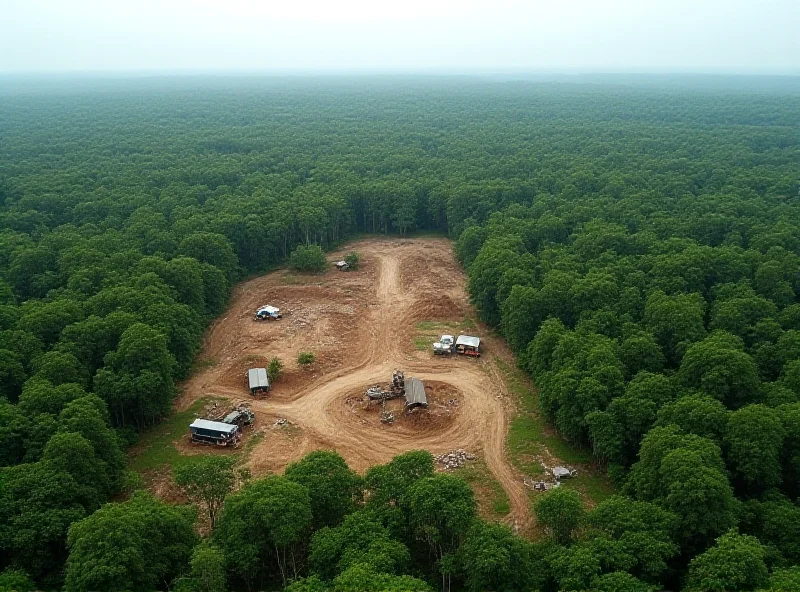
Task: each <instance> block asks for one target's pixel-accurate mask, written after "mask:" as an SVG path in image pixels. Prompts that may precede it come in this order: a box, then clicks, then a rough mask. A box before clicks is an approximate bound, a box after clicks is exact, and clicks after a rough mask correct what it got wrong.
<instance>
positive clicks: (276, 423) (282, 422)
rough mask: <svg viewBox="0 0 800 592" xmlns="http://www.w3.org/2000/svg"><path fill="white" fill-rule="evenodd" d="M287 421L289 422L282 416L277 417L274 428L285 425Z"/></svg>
mask: <svg viewBox="0 0 800 592" xmlns="http://www.w3.org/2000/svg"><path fill="white" fill-rule="evenodd" d="M288 423H289V422H288V421H287V420H285V419H284V418H282V417H279V418H278V420H277V421H276V422H275V427H276V428H282V427H283V426H285V425H286V424H288Z"/></svg>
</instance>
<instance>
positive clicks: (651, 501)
mask: <svg viewBox="0 0 800 592" xmlns="http://www.w3.org/2000/svg"><path fill="white" fill-rule="evenodd" d="M578 82H579V81H575V82H567V81H560V82H544V81H511V80H506V81H503V80H494V81H489V80H485V79H478V78H467V77H464V78H458V77H453V78H413V77H409V78H401V77H394V78H392V77H389V78H380V77H376V78H366V77H365V78H360V79H349V78H330V79H326V78H310V79H301V78H297V79H280V78H274V79H270V78H221V79H214V78H190V77H185V78H152V79H148V78H143V79H139V80H123V79H119V80H112V79H107V80H104V79H96V80H88V79H87V80H54V81H47V80H35V79H34V80H24V79H23V80H10V79H9V80H7V81H6V83H7V84H4V85H2V86H0V467H3V468H2V469H0V571H1V572H2V573H1V574H0V590H16V591H18V592H22V591H26V590H34V589H37V588H38V589H44V590H60V589H63V590H67V591H69V592H78V591H85V592H89V591H120V592H121V591H126V590H132V591H141V592H150V591H154V590H182V591H195V590H197V591H205V592H212V591H214V592H222V591H224V590H247V591H252V590H263V589H281V588H283V587H287V589H288V590H291V591H294V592H302V591H308V592H312V591H313V592H316V591H326V590H336V591H339V590H341V591H350V590H353V591H355V590H398V591H399V590H429V589H431V590H434V589H444V590H474V591H479V590H504V591H509V592H510V591H514V590H528V591H535V590H538V591H540V592H551V591H557V590H575V591H577V590H596V591H609V592H610V591H631V592H634V591H637V592H638V591H650V590H653V591H655V590H661V589H663V588H664V587H665V586H666V587H669V588H670V589H682V590H696V591H700V590H715V591H716V590H719V591H723V590H798V589H800V567H799V566H800V507H798V501H800V300H798V295H800V84H796V83H795V82H796V81H793V80H792V79H788V82H787V80H778V81H776V80H774V79H763V80H758V79H742V80H741V83H740V81H737V80H736V79H725V80H720V81H715V80H714V79H702V83H698V82H697V80H692V79H688V80H683V79H663V80H662V79H660V78H659V79H651V80H649V81H645V82H646V83H643V84H639V83H638V82H641V81H638V82H637V79H635V78H632V79H620V80H617V79H614V80H603V79H594V80H593V81H592V82H591V83H589V82H586V83H578ZM715 82H718V83H719V84H716V83H715ZM3 88H4V89H5V90H3ZM419 231H434V232H441V233H447V234H448V235H449V236H450V237H451V238H453V239H454V240H455V241H456V242H455V249H456V253H457V256H458V258H459V260H460V261H461V262H462V263H463V265H464V266H465V268H466V269H467V271H468V275H469V291H470V295H471V298H472V300H473V302H474V304H475V306H476V308H477V309H478V311H479V314H480V316H481V318H482V320H483V321H484V322H485V323H487V324H488V325H490V326H492V327H494V328H496V329H497V330H498V331H499V333H500V334H501V335H502V336H504V337H505V338H506V339H507V341H508V343H509V344H510V346H511V347H512V349H513V350H514V352H515V353H516V354H517V358H518V362H519V365H520V366H521V367H522V368H523V369H525V370H526V371H527V372H529V373H530V374H531V376H532V377H533V379H534V381H535V383H536V385H537V386H538V389H539V400H540V406H541V412H542V413H543V414H544V415H545V416H546V417H547V418H548V419H549V420H550V421H551V423H552V425H553V426H554V428H555V429H556V430H557V431H558V433H559V434H560V436H561V437H563V438H564V439H566V440H569V441H570V442H573V443H574V444H575V445H578V446H585V447H587V448H588V449H591V450H592V452H593V455H594V457H595V459H596V463H597V465H598V466H599V467H600V468H601V469H602V470H606V471H607V472H608V474H609V476H610V477H611V479H612V480H613V482H614V484H615V487H616V489H617V492H618V495H615V496H614V497H612V498H611V499H609V500H607V501H605V502H603V503H601V504H599V505H597V506H596V507H594V508H591V509H588V510H587V509H585V508H584V506H583V504H582V502H581V500H580V498H579V497H578V496H577V494H575V493H574V492H573V491H570V490H567V489H566V488H563V489H556V490H553V491H552V492H551V493H548V494H547V495H545V496H541V498H539V499H538V501H537V503H536V505H535V508H534V512H535V515H536V518H537V522H538V524H539V526H540V527H541V529H540V530H541V537H539V538H537V539H535V540H532V541H529V540H525V539H523V538H520V537H518V536H516V535H514V534H512V533H511V531H510V530H508V529H507V528H506V527H504V526H501V525H495V524H489V523H485V522H483V521H482V520H480V519H478V518H477V514H476V509H475V500H474V498H473V495H472V491H471V490H470V488H469V486H468V485H467V484H466V483H465V482H463V481H461V480H460V479H458V478H456V477H453V476H450V475H442V474H435V473H434V470H433V460H432V458H431V456H430V455H429V454H427V453H424V452H416V453H409V454H407V455H403V456H401V457H397V458H396V459H395V460H394V461H392V462H391V463H389V464H387V465H385V466H377V467H373V468H372V469H370V470H369V471H368V472H367V474H366V475H364V476H360V475H358V474H356V473H354V472H353V471H351V470H350V469H349V468H348V467H347V465H346V464H345V463H344V461H343V460H342V459H341V457H339V456H338V455H336V454H335V453H330V452H319V453H313V454H311V455H309V456H308V457H306V458H305V459H303V460H301V461H300V462H298V463H296V464H294V465H291V466H290V467H289V468H288V469H287V471H286V474H285V475H280V476H277V475H276V476H269V477H266V478H263V479H258V480H252V479H247V478H246V476H242V475H238V474H237V473H236V472H235V471H234V470H233V468H232V466H230V465H229V464H227V465H226V464H225V462H224V459H223V460H219V457H210V460H209V459H202V458H201V460H199V461H198V462H197V463H192V464H190V465H188V468H187V469H186V474H184V475H176V479H177V480H179V481H181V482H182V483H183V484H184V485H185V487H186V488H187V491H190V492H192V493H193V495H190V497H191V498H192V499H194V500H195V502H196V503H195V506H194V507H193V506H173V505H169V504H165V503H163V502H161V501H158V500H157V499H155V498H153V497H151V496H149V495H148V494H146V493H144V492H140V491H136V492H135V491H132V490H133V489H135V487H134V486H133V485H132V482H133V481H135V480H133V479H131V478H130V475H129V474H128V473H127V471H126V468H125V465H126V463H125V456H124V454H125V449H126V447H127V446H129V445H130V444H131V443H133V442H135V440H136V438H137V434H138V433H139V432H140V431H141V430H143V429H145V428H147V427H148V426H151V425H153V424H155V423H157V422H158V421H159V420H160V419H162V418H163V417H164V416H165V415H166V414H168V413H169V411H170V409H171V404H172V401H173V398H174V396H175V393H176V384H177V383H178V382H179V381H180V380H181V379H183V378H185V377H186V376H187V375H188V374H189V373H190V372H191V369H192V364H193V359H194V356H195V354H196V353H197V351H198V348H199V344H200V340H201V337H202V334H203V332H204V330H205V328H206V326H207V325H208V323H209V322H210V321H211V320H212V319H213V318H214V317H215V316H216V315H218V314H220V313H221V312H222V311H223V310H224V309H225V306H226V303H227V298H228V293H229V290H230V288H231V286H232V285H233V284H234V283H235V282H237V281H238V280H239V279H241V278H243V277H246V276H248V275H251V274H255V273H259V272H263V271H265V270H269V269H272V268H274V267H276V266H279V265H281V264H282V262H284V261H285V260H286V259H287V258H288V257H289V255H290V254H291V253H292V251H293V250H294V249H295V248H297V247H298V246H302V245H310V244H316V245H320V246H322V247H323V248H330V247H332V246H334V245H337V244H340V243H341V242H343V241H345V240H347V239H348V238H349V237H352V236H354V235H355V234H357V233H382V234H388V235H395V236H404V235H408V234H410V233H414V232H419ZM214 463H216V464H214ZM199 516H203V518H202V520H201V522H202V523H203V524H210V525H211V526H213V528H212V529H211V530H210V533H209V532H207V531H206V530H204V529H200V530H201V531H202V532H203V536H200V535H198V534H197V529H196V524H197V523H198V522H197V521H198V519H199ZM156 550H157V552H154V551H156ZM2 570H5V571H2Z"/></svg>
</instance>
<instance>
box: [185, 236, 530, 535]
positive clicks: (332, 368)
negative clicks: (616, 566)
mask: <svg viewBox="0 0 800 592" xmlns="http://www.w3.org/2000/svg"><path fill="white" fill-rule="evenodd" d="M347 250H348V251H349V250H356V251H358V252H359V254H360V256H361V258H362V261H363V263H362V266H361V269H360V270H359V271H358V272H355V273H340V272H336V271H330V272H328V273H326V274H324V275H323V276H314V277H310V278H309V277H300V278H298V277H295V276H293V275H292V274H290V273H289V272H286V271H283V272H276V273H273V274H269V275H266V276H263V277H259V278H256V279H254V280H251V281H249V282H246V283H244V284H242V285H240V286H238V287H237V289H236V291H235V293H234V295H233V298H232V305H231V308H230V309H229V310H228V312H227V313H226V314H225V315H224V317H222V318H221V319H219V320H218V321H217V322H216V323H215V324H214V326H213V327H212V328H211V330H210V332H209V334H208V336H207V338H206V343H205V348H204V352H203V356H202V357H204V358H206V359H207V360H209V365H208V367H206V368H205V369H203V370H202V371H200V372H198V373H197V374H196V375H195V376H193V377H192V378H191V379H190V380H189V381H188V382H187V383H186V384H185V385H184V388H183V395H182V397H181V400H180V401H179V403H178V406H179V408H186V407H188V406H189V405H190V404H191V403H192V402H193V401H194V400H196V399H198V398H200V397H204V396H213V395H218V396H225V397H237V398H241V399H249V397H248V395H247V388H246V381H245V379H244V372H245V370H246V368H247V367H252V366H255V365H262V362H263V363H264V364H265V363H266V360H268V359H269V358H271V357H273V356H279V357H280V358H281V359H282V360H283V361H284V363H286V364H287V366H288V368H287V369H286V370H287V371H286V372H285V374H284V375H283V376H282V377H281V379H280V380H279V381H278V383H277V384H276V385H275V386H274V388H273V390H272V392H271V393H270V395H269V396H268V397H267V398H264V399H258V400H251V407H252V408H253V410H254V411H256V413H257V416H258V418H259V424H258V425H257V429H259V428H260V429H261V431H262V433H263V434H265V438H264V439H263V440H262V441H261V442H260V443H259V444H257V445H256V446H255V447H254V448H253V450H252V453H251V455H250V464H251V467H252V469H253V472H254V473H256V474H258V473H260V472H265V471H267V470H280V469H282V468H283V467H284V466H285V465H286V464H288V463H289V462H291V461H293V460H296V459H297V458H300V457H301V456H302V455H304V454H306V453H307V452H309V451H310V450H314V449H320V448H332V449H335V450H337V451H338V452H339V453H340V454H342V456H344V458H345V459H346V460H347V462H348V463H349V464H350V466H352V467H353V468H355V469H357V470H362V471H363V470H365V469H366V468H368V467H369V466H371V465H373V464H378V463H384V462H387V461H389V460H390V459H391V458H392V457H394V456H396V455H397V454H400V453H403V452H406V451H409V450H417V449H427V450H430V451H431V452H432V453H434V454H440V453H443V452H447V451H449V450H452V449H455V448H463V449H465V450H468V451H470V452H475V453H477V454H478V455H480V456H482V457H483V458H484V459H485V461H486V464H487V466H488V467H489V470H490V471H491V472H492V473H493V474H494V476H495V478H496V479H497V480H498V481H499V482H500V484H501V485H502V486H503V488H504V489H505V491H506V492H507V494H508V497H509V500H510V503H511V512H510V514H509V515H508V517H507V521H508V522H509V523H510V524H511V525H512V526H514V527H515V528H518V529H522V530H527V529H528V528H529V527H530V524H531V516H530V512H529V508H528V504H529V498H528V496H527V494H526V490H525V488H524V486H523V484H522V477H521V475H519V474H518V473H517V472H516V471H515V470H514V469H513V468H512V467H511V466H510V465H509V464H508V461H507V460H506V454H505V439H506V434H507V430H508V419H509V416H510V415H511V414H512V413H513V402H512V399H511V398H510V396H509V394H508V390H507V387H506V385H505V383H504V381H503V378H502V375H501V373H500V372H499V370H498V368H497V367H496V365H495V363H494V362H493V357H494V356H498V357H500V358H504V359H508V358H509V356H510V354H509V353H508V351H507V349H506V348H505V346H504V344H503V343H502V342H501V341H499V340H497V339H493V338H491V337H489V338H486V336H485V335H484V343H485V344H486V346H485V351H486V352H487V354H488V355H485V356H483V357H482V358H481V359H477V360H476V359H472V358H466V357H462V356H453V357H449V358H446V357H441V358H440V357H434V356H433V355H432V354H431V353H430V352H429V351H418V350H416V349H415V348H414V345H413V337H414V335H415V326H416V324H417V323H419V322H421V321H440V322H444V321H449V322H461V321H462V320H463V319H464V318H465V317H472V318H474V316H475V315H474V311H472V310H471V309H470V306H469V303H468V299H467V295H466V292H465V283H466V282H465V276H464V274H463V272H462V270H461V268H460V266H459V265H458V264H457V263H456V262H455V260H454V258H453V253H452V243H450V242H449V241H446V240H444V239H414V240H366V241H362V242H359V243H357V244H354V245H350V246H349V247H348V249H347ZM267 303H270V304H274V305H277V306H280V307H281V309H282V311H284V312H285V313H286V315H285V317H284V318H283V319H282V320H281V321H278V322H270V323H258V322H255V321H253V320H252V314H253V310H255V308H257V307H258V306H259V305H261V304H267ZM478 331H479V332H480V331H481V330H480V329H479V330H478ZM299 351H313V352H315V354H316V355H317V359H318V362H317V363H315V366H314V369H313V370H311V371H304V370H301V369H299V368H296V367H295V365H294V362H293V360H294V359H295V358H296V356H297V353H298V352H299ZM290 360H291V361H292V362H291V363H289V362H288V361H290ZM395 369H402V370H404V371H405V373H406V376H416V377H419V378H421V379H422V380H423V381H426V383H431V384H436V383H443V384H445V385H449V387H452V390H454V391H455V392H457V393H458V401H459V404H458V407H457V411H456V412H455V413H454V414H453V416H452V417H451V418H449V419H448V420H447V421H444V422H438V423H437V422H431V423H430V424H426V423H425V421H424V417H422V416H421V417H420V419H422V421H414V422H411V421H398V422H397V423H396V424H395V425H392V426H387V425H383V424H381V423H380V422H379V421H378V418H377V415H376V414H374V413H373V414H372V415H371V416H366V418H365V416H364V414H359V413H358V412H357V410H355V409H354V408H353V406H352V405H348V402H349V397H353V396H354V395H356V394H359V393H361V394H363V391H364V389H365V388H367V387H368V386H370V385H373V384H377V383H385V382H387V381H388V379H389V377H390V376H391V373H392V371H393V370H395ZM276 417H281V418H286V419H288V420H289V422H291V423H292V424H294V425H295V426H297V427H298V428H300V430H299V434H297V435H296V436H295V437H292V438H286V437H283V436H281V435H276V433H277V431H276V430H270V429H269V428H268V427H267V426H270V425H271V424H272V423H274V420H275V418H276Z"/></svg>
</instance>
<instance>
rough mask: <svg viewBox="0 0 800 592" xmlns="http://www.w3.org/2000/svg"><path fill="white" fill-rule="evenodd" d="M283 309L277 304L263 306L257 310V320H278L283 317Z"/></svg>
mask: <svg viewBox="0 0 800 592" xmlns="http://www.w3.org/2000/svg"><path fill="white" fill-rule="evenodd" d="M281 316H282V315H281V309H280V308H277V307H275V306H268V305H267V306H262V307H261V308H259V309H258V310H257V311H256V315H255V318H254V320H256V321H277V320H278V319H280V318H281Z"/></svg>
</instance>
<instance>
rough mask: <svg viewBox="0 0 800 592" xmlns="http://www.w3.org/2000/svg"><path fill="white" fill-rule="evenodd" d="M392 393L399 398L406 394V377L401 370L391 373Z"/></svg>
mask: <svg viewBox="0 0 800 592" xmlns="http://www.w3.org/2000/svg"><path fill="white" fill-rule="evenodd" d="M392 392H393V393H395V396H396V397H399V396H401V395H403V394H405V392H406V377H405V374H403V371H402V370H395V371H394V372H392Z"/></svg>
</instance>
